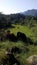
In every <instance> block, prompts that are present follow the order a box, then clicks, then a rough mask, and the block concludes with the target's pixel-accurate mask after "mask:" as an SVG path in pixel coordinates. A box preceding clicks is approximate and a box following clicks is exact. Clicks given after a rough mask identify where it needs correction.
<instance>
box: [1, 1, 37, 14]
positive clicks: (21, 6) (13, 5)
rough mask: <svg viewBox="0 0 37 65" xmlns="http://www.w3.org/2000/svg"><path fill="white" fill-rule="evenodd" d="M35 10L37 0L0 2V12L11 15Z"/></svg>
mask: <svg viewBox="0 0 37 65" xmlns="http://www.w3.org/2000/svg"><path fill="white" fill-rule="evenodd" d="M30 9H37V0H0V12H2V13H4V14H13V13H19V12H24V11H26V10H30Z"/></svg>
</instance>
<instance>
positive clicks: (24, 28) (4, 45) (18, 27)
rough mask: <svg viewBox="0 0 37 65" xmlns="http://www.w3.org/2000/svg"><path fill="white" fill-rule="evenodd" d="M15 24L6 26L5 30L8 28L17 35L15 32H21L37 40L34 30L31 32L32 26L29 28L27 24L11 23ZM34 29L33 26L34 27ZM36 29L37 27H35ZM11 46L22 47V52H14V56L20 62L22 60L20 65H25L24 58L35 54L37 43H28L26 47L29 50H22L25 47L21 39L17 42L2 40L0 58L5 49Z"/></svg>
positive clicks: (36, 52)
mask: <svg viewBox="0 0 37 65" xmlns="http://www.w3.org/2000/svg"><path fill="white" fill-rule="evenodd" d="M13 26H15V28H8V29H7V30H10V31H11V32H12V33H14V34H15V35H17V32H19V31H20V32H23V33H24V34H26V36H27V37H30V38H31V39H33V40H37V37H35V34H36V32H35V31H34V32H33V28H31V29H30V28H29V27H27V26H22V25H13ZM34 29H35V27H34ZM35 30H36V31H37V28H36V29H35ZM13 46H16V47H19V48H21V49H23V52H22V53H20V54H16V57H17V58H18V59H19V61H20V62H22V65H27V61H26V59H27V58H28V57H29V56H31V55H36V54H37V45H36V46H35V45H28V46H27V47H28V48H29V52H26V53H25V52H24V50H25V48H24V46H25V43H23V42H22V41H18V42H15V43H14V42H10V41H4V42H0V59H1V58H2V57H4V55H5V51H6V49H8V48H11V47H13Z"/></svg>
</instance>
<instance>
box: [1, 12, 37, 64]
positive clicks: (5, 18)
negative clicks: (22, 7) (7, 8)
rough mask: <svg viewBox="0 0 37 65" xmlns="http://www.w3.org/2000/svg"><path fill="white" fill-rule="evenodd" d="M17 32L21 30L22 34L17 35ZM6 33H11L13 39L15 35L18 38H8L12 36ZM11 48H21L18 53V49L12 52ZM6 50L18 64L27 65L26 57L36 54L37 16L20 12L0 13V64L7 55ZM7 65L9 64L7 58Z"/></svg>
mask: <svg viewBox="0 0 37 65" xmlns="http://www.w3.org/2000/svg"><path fill="white" fill-rule="evenodd" d="M18 32H21V33H22V36H21V34H20V35H19V36H18V37H17V33H18ZM7 34H8V35H9V34H10V35H13V37H14V40H15V38H16V37H17V38H18V40H17V41H13V40H9V39H11V38H12V37H10V38H9V37H7ZM23 35H25V36H26V41H28V43H27V42H25V39H23V38H25V36H23ZM19 37H20V38H21V39H19ZM12 39H13V38H12ZM22 40H24V42H23V41H22ZM30 42H31V43H32V42H33V44H30ZM13 48H17V49H18V48H19V49H21V51H20V53H18V52H17V51H18V50H16V51H15V49H14V51H15V52H14V51H13V53H12V52H11V49H13ZM8 50H9V51H10V53H11V54H12V55H13V56H14V58H15V59H16V60H17V61H18V62H19V63H20V65H29V64H28V62H27V58H28V57H29V56H31V55H37V17H33V16H24V15H22V14H11V15H4V14H1V13H0V65H3V59H5V60H6V58H7V57H8V56H7V54H6V51H7V52H9V51H8ZM9 58H10V57H9ZM9 58H8V59H9ZM11 59H12V58H11ZM15 64H16V63H15ZM15 64H14V65H15ZM4 65H6V64H4ZM7 65H9V60H8V61H7ZM12 65H13V64H12ZM17 65H18V64H17Z"/></svg>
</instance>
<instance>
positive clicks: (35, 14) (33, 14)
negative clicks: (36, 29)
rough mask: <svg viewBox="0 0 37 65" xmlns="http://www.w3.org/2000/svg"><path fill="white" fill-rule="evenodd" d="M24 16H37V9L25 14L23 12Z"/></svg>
mask: <svg viewBox="0 0 37 65" xmlns="http://www.w3.org/2000/svg"><path fill="white" fill-rule="evenodd" d="M22 14H23V15H28V16H29V15H31V16H37V9H32V10H27V11H25V12H22Z"/></svg>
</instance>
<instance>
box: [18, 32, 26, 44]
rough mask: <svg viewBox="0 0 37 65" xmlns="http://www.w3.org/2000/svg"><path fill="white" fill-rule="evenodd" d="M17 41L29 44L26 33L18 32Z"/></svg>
mask: <svg viewBox="0 0 37 65" xmlns="http://www.w3.org/2000/svg"><path fill="white" fill-rule="evenodd" d="M17 39H18V40H22V41H23V42H26V43H27V37H26V35H25V34H24V33H22V32H18V33H17Z"/></svg>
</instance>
